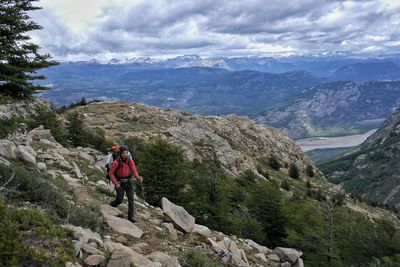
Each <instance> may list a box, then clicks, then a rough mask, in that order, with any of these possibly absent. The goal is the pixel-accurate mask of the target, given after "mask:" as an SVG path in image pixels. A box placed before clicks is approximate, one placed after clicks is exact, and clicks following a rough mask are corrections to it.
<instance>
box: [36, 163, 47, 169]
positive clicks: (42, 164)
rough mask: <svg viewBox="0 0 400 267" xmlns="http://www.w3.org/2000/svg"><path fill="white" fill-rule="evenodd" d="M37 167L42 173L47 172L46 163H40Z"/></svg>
mask: <svg viewBox="0 0 400 267" xmlns="http://www.w3.org/2000/svg"><path fill="white" fill-rule="evenodd" d="M37 167H38V169H39V170H41V171H46V170H47V166H46V164H45V163H44V162H38V164H37Z"/></svg>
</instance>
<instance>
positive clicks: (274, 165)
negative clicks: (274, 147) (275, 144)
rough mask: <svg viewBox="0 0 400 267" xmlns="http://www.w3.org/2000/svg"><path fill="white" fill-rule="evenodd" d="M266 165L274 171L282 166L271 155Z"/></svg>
mask: <svg viewBox="0 0 400 267" xmlns="http://www.w3.org/2000/svg"><path fill="white" fill-rule="evenodd" d="M268 165H269V166H270V167H271V168H272V169H274V170H279V169H280V168H281V167H282V164H281V163H279V161H278V160H277V159H276V158H275V156H274V155H271V156H270V157H269V158H268Z"/></svg>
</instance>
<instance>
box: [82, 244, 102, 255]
mask: <svg viewBox="0 0 400 267" xmlns="http://www.w3.org/2000/svg"><path fill="white" fill-rule="evenodd" d="M81 249H82V250H83V251H85V252H86V253H87V254H90V255H104V253H103V252H102V251H100V250H98V249H97V248H94V247H92V246H90V245H89V244H82V248H81Z"/></svg>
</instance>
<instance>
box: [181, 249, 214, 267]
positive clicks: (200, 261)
mask: <svg viewBox="0 0 400 267" xmlns="http://www.w3.org/2000/svg"><path fill="white" fill-rule="evenodd" d="M179 261H180V263H181V264H182V266H183V267H217V266H220V264H219V263H218V262H216V261H213V260H211V259H210V258H209V257H207V256H206V255H204V254H202V253H201V252H199V251H195V250H191V251H187V252H185V253H183V254H181V255H180V256H179Z"/></svg>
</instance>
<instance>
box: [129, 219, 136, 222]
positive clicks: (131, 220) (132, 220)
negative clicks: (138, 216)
mask: <svg viewBox="0 0 400 267" xmlns="http://www.w3.org/2000/svg"><path fill="white" fill-rule="evenodd" d="M128 221H130V222H131V223H135V222H136V220H135V219H134V218H128Z"/></svg>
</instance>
